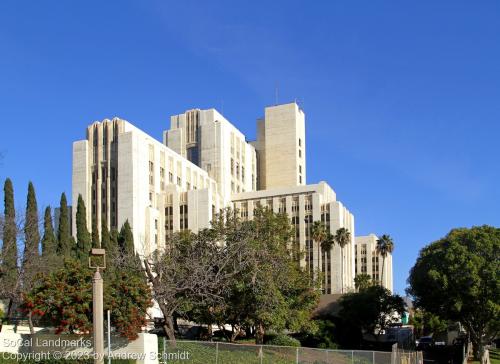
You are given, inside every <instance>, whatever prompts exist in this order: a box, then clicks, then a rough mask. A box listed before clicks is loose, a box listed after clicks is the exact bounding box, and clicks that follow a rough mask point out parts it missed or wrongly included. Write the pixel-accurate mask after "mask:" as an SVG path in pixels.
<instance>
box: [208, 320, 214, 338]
mask: <svg viewBox="0 0 500 364" xmlns="http://www.w3.org/2000/svg"><path fill="white" fill-rule="evenodd" d="M207 336H208V339H209V340H210V341H212V337H213V336H214V333H213V329H212V324H211V323H209V324H208V325H207Z"/></svg>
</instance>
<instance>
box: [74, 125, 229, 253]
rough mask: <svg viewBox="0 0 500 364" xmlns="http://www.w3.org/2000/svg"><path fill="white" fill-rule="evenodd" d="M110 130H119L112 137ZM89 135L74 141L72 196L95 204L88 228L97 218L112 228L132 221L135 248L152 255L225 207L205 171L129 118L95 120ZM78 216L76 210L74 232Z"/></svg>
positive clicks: (88, 214)
mask: <svg viewBox="0 0 500 364" xmlns="http://www.w3.org/2000/svg"><path fill="white" fill-rule="evenodd" d="M110 130H113V132H114V131H117V132H116V133H113V134H112V137H111V138H110V137H109V134H108V133H107V132H109V131H110ZM87 138H88V139H87V140H82V141H78V142H75V143H74V144H73V194H72V196H73V203H74V204H76V202H77V200H78V195H82V198H83V200H84V202H85V205H86V206H90V208H87V224H88V228H89V229H91V226H92V220H93V219H94V218H97V220H98V221H101V220H102V219H104V220H105V221H106V223H107V225H108V227H109V228H110V229H111V228H116V229H119V228H120V227H121V226H122V225H123V224H124V223H125V221H126V220H128V221H129V223H130V225H131V227H132V232H133V234H134V243H135V248H136V251H137V252H138V253H139V254H141V255H149V254H151V253H152V252H153V251H155V250H156V249H158V248H161V247H162V246H164V244H165V241H166V239H167V238H168V235H170V234H172V233H173V232H174V231H179V230H185V229H191V230H194V231H196V230H198V229H201V228H205V227H209V226H210V221H211V220H212V216H213V213H214V212H215V211H218V209H219V208H222V207H223V204H222V201H221V199H220V198H219V196H218V194H217V193H216V192H215V191H216V190H217V184H216V182H215V181H214V180H213V179H212V178H210V177H209V176H208V173H207V172H206V171H204V170H203V169H201V168H199V167H198V166H196V165H195V164H193V163H191V162H190V161H188V160H187V159H185V158H183V157H181V156H180V155H179V154H177V153H175V152H174V151H172V150H171V149H169V148H167V147H166V146H165V145H163V144H162V143H160V142H159V141H157V140H155V139H153V138H152V137H150V136H148V135H147V134H146V133H144V132H142V131H141V130H139V129H137V128H136V127H134V126H133V125H132V124H130V123H128V122H127V121H125V120H121V119H118V118H115V119H113V120H112V121H110V120H104V121H103V122H100V123H99V122H96V123H94V124H92V125H91V126H89V127H88V128H87ZM106 150H108V151H111V153H109V154H108V153H107V152H106ZM75 215H76V209H73V225H74V226H73V231H74V232H76V226H75V224H76V221H75V220H76V219H75ZM98 225H99V226H100V224H98Z"/></svg>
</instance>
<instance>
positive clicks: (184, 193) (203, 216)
mask: <svg viewBox="0 0 500 364" xmlns="http://www.w3.org/2000/svg"><path fill="white" fill-rule="evenodd" d="M257 129H258V130H257V140H256V141H254V142H247V141H246V138H245V136H244V134H243V133H241V132H240V131H239V130H238V129H237V128H236V127H235V126H234V125H232V124H231V123H230V122H229V121H228V120H227V119H225V118H224V117H223V116H222V115H221V114H220V113H219V112H217V111H216V110H215V109H207V110H200V109H192V110H188V111H186V112H184V113H182V114H178V115H174V116H172V117H171V118H170V127H169V129H168V130H166V131H165V132H164V133H163V143H161V142H159V141H157V140H156V139H154V138H152V137H150V136H149V135H147V134H146V133H144V132H143V131H141V130H139V129H138V128H136V127H135V126H133V125H132V124H130V123H129V122H127V121H125V120H122V119H119V118H114V119H112V120H109V119H105V120H103V121H102V122H95V123H93V124H92V125H90V126H88V128H87V133H86V139H85V140H81V141H77V142H75V143H74V144H73V191H72V201H73V206H76V204H77V200H78V196H79V195H82V198H83V200H84V202H85V204H86V206H87V224H88V228H89V229H91V226H92V221H93V219H97V221H99V222H100V221H105V222H106V224H107V226H108V228H110V229H112V228H115V229H120V227H121V226H122V225H123V223H124V222H125V221H127V220H128V221H129V223H130V224H131V227H132V231H133V234H134V243H135V249H136V251H137V252H138V253H139V254H141V255H149V254H151V253H153V252H154V251H155V250H156V249H161V248H162V247H163V246H164V245H165V242H166V241H167V239H168V238H169V236H170V235H171V234H172V233H174V232H176V231H181V230H187V229H189V230H192V231H195V232H196V231H198V230H199V229H202V228H206V227H209V226H210V221H211V220H212V218H213V217H214V215H215V214H216V213H217V212H219V211H220V210H221V209H223V208H225V207H234V208H236V209H238V210H239V212H240V214H241V217H242V218H245V219H247V218H248V219H251V218H252V216H253V210H254V208H255V207H256V206H257V205H258V204H260V205H261V206H268V207H269V208H272V210H273V211H275V212H283V213H286V214H288V216H289V218H290V221H291V222H292V225H293V226H294V228H295V231H296V236H295V242H296V243H298V244H299V246H300V248H301V249H302V250H303V251H304V253H305V254H304V258H303V259H302V261H301V262H300V264H301V265H302V267H304V268H305V269H306V270H307V271H308V272H309V273H311V274H313V273H314V272H317V271H321V272H323V273H324V276H325V279H324V285H323V291H324V293H343V292H347V291H349V290H352V289H353V288H354V276H355V273H356V266H355V262H356V260H355V241H354V236H355V226H354V216H353V215H352V214H351V212H349V210H348V209H347V208H346V207H345V206H344V205H343V204H342V203H341V202H340V201H338V200H337V197H336V194H335V192H334V191H333V189H332V188H331V187H330V186H328V184H327V183H326V182H319V183H317V184H311V185H307V184H306V140H305V115H304V112H303V111H302V110H301V109H300V108H299V106H298V105H297V104H296V103H291V104H285V105H276V106H271V107H267V108H266V109H265V115H264V118H262V119H260V120H258V121H257ZM72 215H73V216H72V217H73V219H72V221H73V230H72V231H73V234H76V226H75V224H76V221H75V220H76V219H75V215H76V209H73V211H72ZM314 221H323V223H324V224H325V226H326V227H327V229H328V230H329V231H330V232H331V233H332V234H335V232H336V231H337V229H339V228H341V227H345V228H347V229H348V230H349V232H350V234H351V237H352V239H351V242H350V243H349V244H348V245H347V246H345V247H344V249H343V250H341V249H340V247H338V246H336V245H334V246H333V247H332V249H331V250H330V251H328V252H323V251H321V249H320V247H319V245H318V244H317V242H314V241H313V239H312V238H311V227H312V224H313V222H314ZM100 225H101V224H100V223H99V224H98V226H99V227H100ZM391 264H392V262H391ZM391 279H392V275H391ZM391 284H392V283H391Z"/></svg>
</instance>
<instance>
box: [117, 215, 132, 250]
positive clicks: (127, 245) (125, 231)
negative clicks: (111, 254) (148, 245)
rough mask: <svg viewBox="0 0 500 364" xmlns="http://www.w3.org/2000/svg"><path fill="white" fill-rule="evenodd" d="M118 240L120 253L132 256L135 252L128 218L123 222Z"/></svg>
mask: <svg viewBox="0 0 500 364" xmlns="http://www.w3.org/2000/svg"><path fill="white" fill-rule="evenodd" d="M118 242H119V246H120V251H121V253H122V254H124V255H126V256H132V255H134V254H135V250H134V235H133V234H132V228H131V227H130V224H129V222H128V220H126V221H125V224H123V226H122V228H121V230H120V236H119V240H118Z"/></svg>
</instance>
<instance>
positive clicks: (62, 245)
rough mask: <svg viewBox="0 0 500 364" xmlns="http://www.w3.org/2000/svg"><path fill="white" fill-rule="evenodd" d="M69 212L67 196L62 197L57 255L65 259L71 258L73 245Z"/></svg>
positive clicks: (63, 194)
mask: <svg viewBox="0 0 500 364" xmlns="http://www.w3.org/2000/svg"><path fill="white" fill-rule="evenodd" d="M69 231H70V229H69V211H68V202H67V200H66V194H65V193H64V192H63V193H62V195H61V204H60V207H59V227H58V229H57V253H58V254H59V255H60V256H62V257H64V258H69V257H71V251H72V249H73V245H72V243H71V235H70V233H69Z"/></svg>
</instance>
